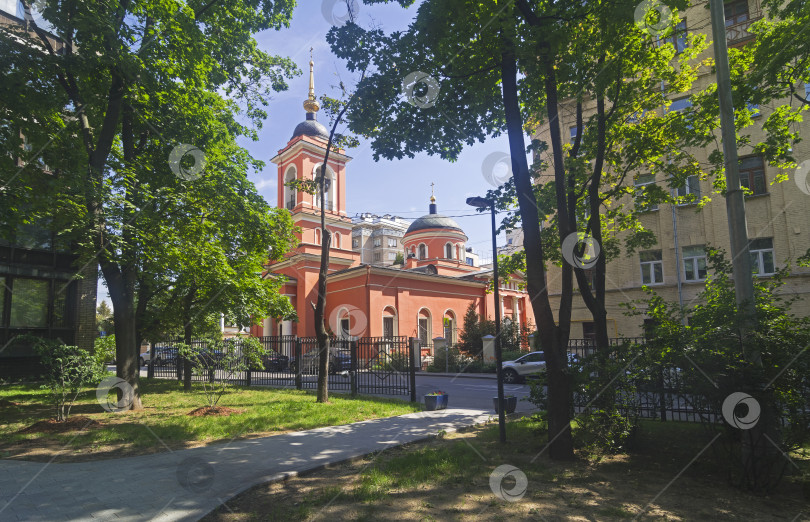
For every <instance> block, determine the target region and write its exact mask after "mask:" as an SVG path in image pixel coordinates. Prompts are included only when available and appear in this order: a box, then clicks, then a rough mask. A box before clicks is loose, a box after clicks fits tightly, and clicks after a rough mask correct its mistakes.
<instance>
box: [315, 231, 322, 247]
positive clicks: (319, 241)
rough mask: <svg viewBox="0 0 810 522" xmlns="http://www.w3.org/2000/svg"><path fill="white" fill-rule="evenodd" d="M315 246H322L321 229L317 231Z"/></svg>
mask: <svg viewBox="0 0 810 522" xmlns="http://www.w3.org/2000/svg"><path fill="white" fill-rule="evenodd" d="M315 244H316V245H320V244H321V229H320V228H316V229H315Z"/></svg>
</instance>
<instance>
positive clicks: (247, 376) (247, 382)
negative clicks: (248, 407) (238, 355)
mask: <svg viewBox="0 0 810 522" xmlns="http://www.w3.org/2000/svg"><path fill="white" fill-rule="evenodd" d="M245 386H250V366H248V369H247V371H246V372H245Z"/></svg>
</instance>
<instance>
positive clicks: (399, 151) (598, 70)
mask: <svg viewBox="0 0 810 522" xmlns="http://www.w3.org/2000/svg"><path fill="white" fill-rule="evenodd" d="M400 3H401V4H403V5H406V4H409V3H410V2H400ZM602 31H605V34H604V36H601V35H602ZM583 34H584V35H585V36H586V37H582V36H583ZM624 34H627V35H628V36H627V37H626V38H622V35H624ZM591 37H594V38H591ZM328 38H329V41H330V43H331V44H332V48H333V50H334V52H335V53H336V54H338V56H341V57H343V58H345V59H346V60H347V63H348V67H349V68H350V69H352V67H356V66H357V64H358V63H361V62H362V63H366V62H367V61H368V60H371V61H372V62H373V64H374V66H375V67H376V69H377V70H376V71H375V72H374V73H373V74H371V75H369V77H368V78H367V80H366V81H365V82H364V83H361V85H360V86H359V87H358V92H360V93H361V97H362V98H363V99H368V100H376V101H377V103H374V104H372V103H366V104H362V105H358V107H357V110H356V111H352V113H351V114H350V116H349V119H350V121H351V125H350V128H351V129H352V130H354V131H355V132H358V133H361V134H366V135H370V136H371V137H372V139H373V145H372V146H373V149H374V154H375V158H379V157H380V156H383V157H386V158H402V157H404V156H409V157H410V156H413V155H414V154H415V153H416V152H419V151H427V152H428V153H430V154H439V155H441V156H442V157H443V158H446V159H449V160H451V161H452V160H454V159H455V158H456V157H457V156H458V153H459V152H460V150H461V148H462V147H463V146H464V145H465V144H467V145H472V144H473V143H475V142H476V141H483V140H484V139H485V138H486V137H487V136H488V135H489V136H497V135H499V134H501V133H503V132H506V133H507V135H508V138H509V144H510V155H511V160H512V174H513V179H512V180H510V183H511V186H512V190H513V191H514V192H512V195H508V196H504V197H505V199H508V200H509V201H508V202H509V203H510V204H511V203H515V202H516V204H517V212H516V216H515V219H516V220H519V222H520V223H521V224H522V226H523V230H524V248H525V251H524V254H523V256H524V259H525V267H522V268H524V269H525V271H526V276H527V290H528V293H529V296H530V298H531V300H532V305H533V309H534V315H535V322H536V324H537V325H538V329H539V337H540V339H539V341H540V345H541V347H542V349H543V350H544V351H545V352H546V359H547V373H548V378H549V446H548V448H549V454H550V455H551V456H552V457H553V458H571V457H572V455H573V447H572V442H571V434H570V423H569V419H570V417H569V415H570V413H569V412H570V408H569V405H570V401H571V393H570V382H569V378H568V375H567V372H566V366H567V358H566V350H567V344H568V337H569V332H570V317H571V306H572V305H571V300H572V293H573V282H572V278H573V275H574V273H575V272H577V271H578V269H579V268H580V267H577V270H575V267H574V266H572V265H571V264H567V263H563V264H562V266H561V278H560V279H561V282H562V294H561V298H560V302H559V309H558V311H557V318H555V314H554V313H553V310H552V306H551V302H550V298H549V292H548V287H547V274H546V266H545V263H546V261H548V260H550V259H553V256H554V249H555V244H556V248H557V249H558V250H559V248H560V247H559V245H562V244H563V242H564V240H565V238H567V237H568V236H569V235H570V234H575V233H577V232H578V231H580V230H585V229H586V226H585V222H586V221H588V220H585V219H584V214H583V213H581V212H578V211H581V210H583V209H584V201H585V200H586V198H587V196H596V197H591V205H592V206H593V207H595V210H593V208H592V209H590V210H591V212H590V215H591V216H592V218H591V219H590V220H589V221H590V222H589V223H588V226H589V227H590V228H591V230H596V232H595V234H597V235H599V227H601V226H602V225H601V223H602V222H601V219H602V218H600V212H599V210H600V205H601V203H602V202H603V201H605V200H609V198H610V197H611V195H610V194H602V193H601V191H600V189H601V187H602V185H603V182H602V180H601V176H603V175H604V173H603V171H604V169H605V165H606V164H608V165H612V163H609V162H610V161H614V162H616V163H620V162H621V158H620V157H619V158H613V157H610V156H608V154H607V150H608V149H607V147H606V145H605V142H604V138H605V134H606V133H605V132H604V128H606V127H607V124H608V121H607V120H608V117H613V116H614V112H615V111H616V110H617V108H618V107H617V106H619V105H620V100H618V99H614V98H612V97H613V92H612V91H609V90H608V89H607V80H604V81H602V80H601V79H600V74H602V73H603V71H604V70H607V71H608V74H606V75H605V77H610V78H614V80H613V82H614V84H621V83H622V82H623V80H625V78H626V77H628V76H629V77H631V78H632V77H633V74H634V73H635V72H637V71H642V73H643V74H641V78H639V80H638V81H637V82H635V83H634V84H632V85H631V86H630V87H628V89H627V93H628V94H623V96H622V100H627V99H630V100H631V101H632V102H633V103H632V104H631V105H630V106H629V107H624V106H622V107H621V108H622V111H621V112H620V114H617V115H616V122H618V121H619V120H620V118H621V116H626V115H627V114H628V112H630V113H631V114H632V112H633V111H638V112H642V111H644V110H645V109H647V108H648V107H650V106H652V107H658V106H660V105H661V103H662V102H661V100H662V99H663V94H662V93H661V92H660V90H658V91H657V92H656V91H655V90H652V92H651V93H647V92H646V91H649V90H651V89H650V88H651V87H652V86H653V85H654V84H655V82H656V81H659V82H660V81H661V80H662V79H668V80H673V79H675V80H678V81H679V82H681V83H682V82H683V79H682V77H681V76H679V74H680V73H679V72H676V71H675V70H674V68H673V67H672V66H671V65H670V64H669V63H668V62H669V59H671V58H672V55H673V52H672V51H671V50H670V51H669V52H668V53H667V51H666V50H665V51H661V50H660V49H659V48H657V47H651V46H649V45H648V42H647V41H646V40H643V38H642V34H641V31H640V30H639V29H638V28H637V27H635V25H634V23H633V22H632V17H631V16H630V13H629V11H628V9H627V7H626V6H616V5H613V4H609V3H598V2H593V3H589V4H588V5H583V4H581V3H577V2H555V3H537V2H532V3H529V2H526V1H518V2H516V3H512V2H508V3H507V2H503V3H498V4H497V5H488V4H487V5H479V6H478V8H477V9H470V8H469V6H468V5H467V4H466V3H465V4H463V5H461V3H460V2H425V3H423V4H422V5H421V6H420V8H419V12H418V14H417V17H416V20H415V21H414V23H413V24H412V25H411V26H410V27H409V29H408V31H406V32H404V33H394V34H393V35H390V36H386V35H384V34H383V33H382V32H381V31H379V30H375V31H364V30H362V29H360V28H358V27H357V26H354V25H352V24H347V25H346V26H344V27H343V28H341V29H338V30H336V29H333V30H332V31H331V32H330V34H329V35H328ZM617 40H618V42H617ZM357 42H360V45H359V46H358V45H357ZM458 42H465V44H464V48H463V52H461V51H460V50H459V44H458ZM616 55H618V56H620V57H622V59H621V60H618V61H617V62H615V63H614V61H613V58H614V57H615V56H616ZM392 57H395V59H392ZM679 65H680V64H679ZM651 66H652V67H651ZM622 67H626V69H622ZM416 71H419V72H418V73H416ZM421 71H426V72H421ZM518 71H520V72H521V73H522V74H521V75H520V77H519V76H518ZM625 71H629V73H627V74H625ZM409 73H410V74H409ZM414 74H415V75H416V76H414ZM688 74H689V70H688V69H687V70H686V71H684V73H683V77H686V76H688ZM429 75H432V76H435V77H438V78H441V79H442V82H441V84H439V81H438V80H436V79H435V78H433V79H432V81H433V82H435V84H436V87H437V88H434V89H431V82H430V81H422V80H420V78H425V77H426V76H429ZM400 85H401V86H402V88H403V89H402V90H404V91H405V93H406V94H405V95H406V97H408V98H409V100H408V101H410V102H411V103H410V104H409V103H402V102H401V96H402V95H401V92H400ZM439 85H440V87H439ZM676 85H677V83H676ZM594 90H596V91H597V92H598V93H601V95H600V96H599V98H600V99H601V100H602V102H604V99H606V98H610V99H611V100H612V101H614V102H616V103H615V104H614V106H613V107H612V108H610V109H605V107H604V105H602V106H601V110H599V111H597V113H598V115H597V116H594V117H593V118H591V121H592V122H593V125H594V126H595V127H599V126H601V128H602V129H603V131H602V132H601V133H593V136H594V137H592V138H591V140H593V141H592V142H591V143H589V149H588V150H589V156H588V157H578V151H579V150H585V147H583V146H582V137H581V135H580V136H579V137H578V138H577V141H576V143H575V144H574V147H573V148H571V149H566V147H565V146H564V145H563V143H562V139H561V133H560V128H559V126H560V122H559V115H560V114H559V105H560V104H561V103H562V102H563V101H564V100H569V99H572V98H573V99H575V100H576V101H577V102H578V104H577V110H578V115H579V118H580V121H581V115H582V104H583V100H584V99H585V96H586V95H585V94H584V93H585V92H593V91H594ZM642 90H644V94H645V95H644V96H642V95H641V94H639V93H640V92H641V91H642ZM431 91H433V93H431ZM437 91H440V94H439V95H438V96H436V95H435V94H436V92H437ZM428 99H429V100H428ZM426 100H427V101H429V103H425V102H426ZM671 118H672V119H674V117H671ZM544 121H545V122H547V124H548V126H549V137H550V146H549V145H547V144H541V143H533V144H532V146H531V149H532V150H534V151H535V153H536V156H535V157H536V160H537V163H538V164H540V163H545V167H544V168H550V169H551V175H550V179H549V181H547V182H546V183H543V184H535V181H537V178H536V176H537V175H538V174H539V172H540V171H541V169H540V168H539V167H536V168H535V170H530V168H529V165H528V162H527V161H526V158H525V151H526V146H525V138H524V129H525V128H527V127H528V128H530V129H532V130H533V129H536V128H537V127H538V126H539V125H540V124H541V123H542V122H544ZM614 124H615V125H618V124H617V123H615V122H614ZM648 125H650V124H648V123H644V124H642V125H639V127H641V128H643V129H645V130H646V129H649V128H652V127H651V126H649V127H648ZM414 129H418V132H415V131H414ZM671 132H673V133H674V132H675V131H674V130H672V131H671ZM641 134H642V133H641V132H638V131H637V132H636V133H635V134H628V133H625V135H621V134H617V135H616V137H615V139H616V140H617V142H620V141H622V140H624V141H628V140H630V139H634V141H633V142H631V143H630V145H631V147H629V148H628V149H629V150H626V151H625V152H624V154H627V155H628V156H629V155H630V154H631V153H632V152H634V151H635V149H634V148H633V147H635V148H644V143H645V141H644V139H643V138H642V137H641ZM600 136H601V138H602V141H600V140H599V138H600ZM668 138H669V141H670V142H672V137H671V136H669V137H668ZM656 143H661V141H660V140H659V141H657V142H656ZM549 150H550V152H551V155H550V158H548V157H547V156H546V153H547V152H548V151H549ZM566 150H567V151H568V152H569V154H568V157H567V158H566V154H565V152H566ZM643 152H644V155H642V158H643V159H642V160H641V161H636V162H635V163H634V164H633V165H634V166H641V165H644V164H645V162H647V163H653V164H654V165H656V166H658V167H659V168H666V167H665V166H663V165H666V161H663V160H661V159H660V156H661V155H662V154H661V151H660V150H659V151H658V154H657V155H654V154H652V152H654V151H651V150H644V151H643ZM591 160H594V161H595V162H596V164H595V165H594V166H593V167H591V165H590V164H589V161H591ZM600 161H601V163H600ZM676 163H677V162H676ZM624 167H625V168H626V170H623V174H622V172H618V173H616V174H615V175H614V179H620V178H622V177H623V176H624V175H626V174H627V172H628V170H629V169H631V168H633V166H627V165H625V166H624ZM670 168H671V169H672V170H675V168H676V166H672V167H670ZM589 170H590V172H588V171H589ZM680 175H681V176H683V173H682V174H680ZM676 179H677V178H676ZM589 183H590V184H589ZM617 186H618V183H617ZM584 187H588V189H587V190H588V191H589V192H586V189H585V188H584ZM627 190H628V189H627V188H626V187H623V188H621V189H618V188H617V189H616V191H618V192H619V193H621V191H627ZM662 192H663V191H662ZM614 212H615V216H618V215H620V212H619V211H614ZM578 213H579V214H580V217H579V219H578ZM549 215H553V216H554V220H555V226H554V227H552V228H551V229H548V231H546V232H544V234H543V235H542V236H541V233H540V221H541V220H546V217H547V216H549ZM628 228H629V227H628ZM647 239H649V238H647ZM600 240H601V238H600ZM600 262H601V263H602V269H601V271H602V274H604V260H601V261H600ZM579 272H581V271H579ZM579 272H578V273H577V279H578V281H579V282H580V285H579V286H580V288H581V289H582V288H585V287H586V285H583V284H582V282H581V281H582V280H583V278H584V273H579ZM602 278H604V276H603V275H602ZM598 288H599V287H597V290H598ZM603 288H604V279H602V291H597V295H596V296H595V297H594V296H591V300H590V302H589V307H591V308H592V312H593V313H594V314H595V315H596V316H601V317H602V318H603V319H604V301H603V299H604V291H603ZM587 296H588V294H586V295H585V296H584V297H587ZM600 299H601V300H602V301H601V308H602V309H601V310H600V301H599V300H600ZM601 322H602V323H605V324H604V325H603V328H602V331H603V332H604V335H603V336H602V337H606V322H605V321H604V320H602V321H601Z"/></svg>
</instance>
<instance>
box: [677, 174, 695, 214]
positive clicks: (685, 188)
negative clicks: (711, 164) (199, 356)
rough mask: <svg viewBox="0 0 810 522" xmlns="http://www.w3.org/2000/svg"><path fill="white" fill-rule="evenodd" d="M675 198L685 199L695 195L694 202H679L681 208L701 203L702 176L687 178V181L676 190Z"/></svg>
mask: <svg viewBox="0 0 810 522" xmlns="http://www.w3.org/2000/svg"><path fill="white" fill-rule="evenodd" d="M674 192H675V196H677V197H679V198H683V197H686V196H689V195H694V196H695V199H694V201H683V202H679V203H678V205H679V206H683V205H695V204H697V203H698V202H699V201H700V176H698V175H692V176H689V177H687V178H686V181H685V182H684V184H683V185H681V186H680V187H677V188H675V189H674Z"/></svg>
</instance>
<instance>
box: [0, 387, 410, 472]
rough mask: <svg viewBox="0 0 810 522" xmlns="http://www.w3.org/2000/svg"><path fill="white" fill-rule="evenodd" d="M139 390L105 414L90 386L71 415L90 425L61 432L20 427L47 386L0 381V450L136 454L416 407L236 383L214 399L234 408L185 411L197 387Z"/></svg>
mask: <svg viewBox="0 0 810 522" xmlns="http://www.w3.org/2000/svg"><path fill="white" fill-rule="evenodd" d="M141 393H142V398H143V405H144V409H143V410H142V411H129V412H121V413H109V412H106V411H104V409H103V408H102V407H101V406H100V405H99V403H98V401H97V399H96V390H95V388H92V389H88V390H86V391H84V392H82V393H81V394H80V395H79V398H78V399H77V401H76V403H75V404H74V406H73V409H72V410H71V417H74V416H86V417H87V418H88V419H90V420H92V421H95V423H94V424H91V425H90V426H88V427H87V428H86V429H83V430H76V431H69V432H65V433H43V432H33V433H20V431H21V430H23V429H25V428H27V427H29V426H31V425H32V424H34V423H35V422H37V421H41V420H45V419H48V418H50V417H52V416H53V411H52V408H51V406H50V405H49V403H48V396H47V391H46V390H41V389H39V387H38V386H36V385H5V386H0V457H3V458H23V459H28V460H50V459H51V458H52V457H53V456H54V455H58V457H57V460H56V461H57V462H70V461H81V460H91V459H97V458H113V457H121V456H128V455H142V454H147V453H156V452H161V451H166V447H169V448H171V449H177V448H189V447H194V446H200V445H204V444H207V443H211V442H216V441H222V440H231V439H233V438H235V437H241V438H249V437H260V436H267V435H273V434H278V433H283V432H289V431H298V430H306V429H310V428H317V427H321V426H335V425H340V424H349V423H352V422H357V421H362V420H367V419H375V418H380V417H390V416H393V415H402V414H405V413H412V412H414V411H420V410H421V407H420V406H419V405H418V404H417V405H412V404H410V403H407V402H403V401H399V400H395V399H381V398H375V397H358V398H351V397H349V396H346V395H335V394H331V397H330V402H329V403H328V404H318V403H316V402H315V396H314V394H313V393H312V392H307V391H299V390H279V389H270V388H258V387H255V386H254V387H242V386H237V387H233V388H231V389H230V390H229V391H227V392H226V393H225V395H224V396H223V397H222V399H221V400H220V402H219V406H225V407H229V408H234V409H236V410H240V411H241V413H237V414H234V415H231V416H189V415H188V413H189V412H191V411H192V410H195V409H197V408H199V407H201V406H205V405H206V402H205V398H204V396H203V395H202V392H201V391H200V388H197V387H195V388H194V390H193V391H192V392H191V393H186V392H184V391H183V390H182V385H181V384H180V383H178V382H176V381H169V380H158V379H141ZM96 423H97V424H96ZM85 424H86V421H84V422H83V423H81V424H80V426H79V427H82V426H84V425H85Z"/></svg>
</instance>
